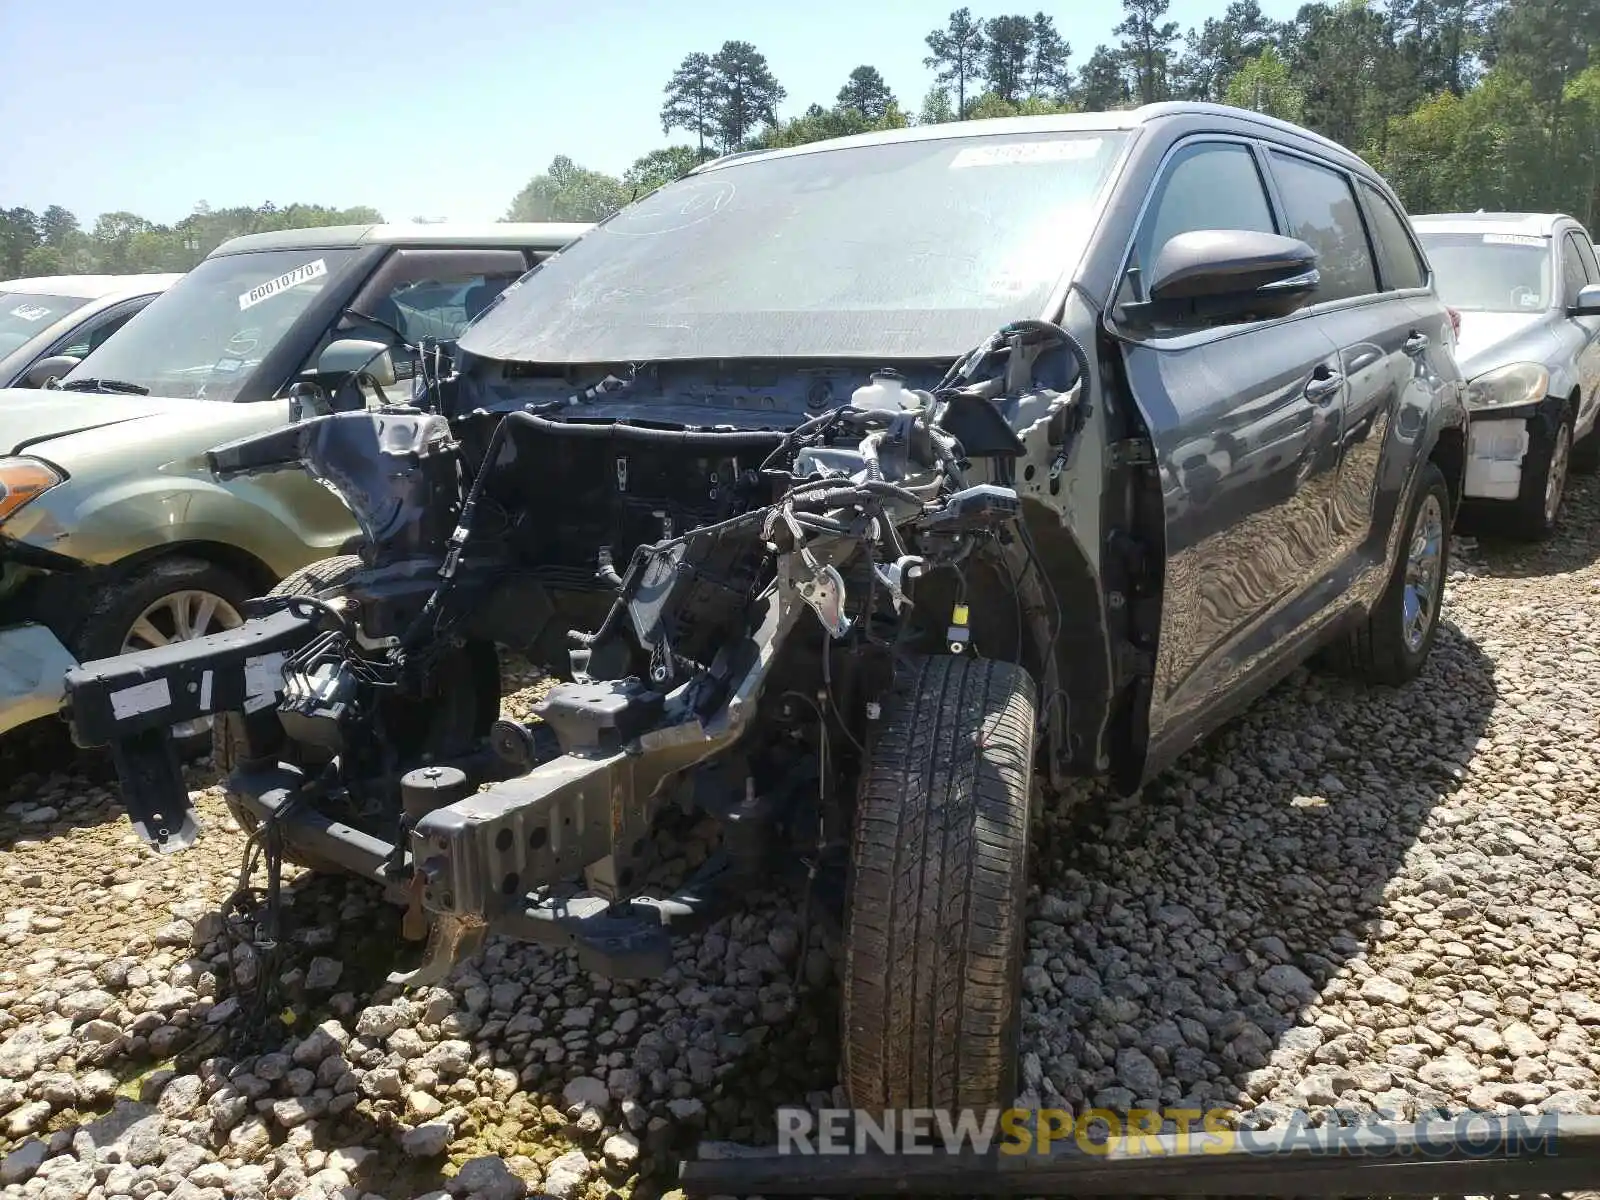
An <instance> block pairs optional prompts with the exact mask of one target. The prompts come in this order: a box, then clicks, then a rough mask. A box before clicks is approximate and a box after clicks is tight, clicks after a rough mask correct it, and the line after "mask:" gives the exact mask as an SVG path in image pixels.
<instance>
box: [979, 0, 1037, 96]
mask: <svg viewBox="0 0 1600 1200" xmlns="http://www.w3.org/2000/svg"><path fill="white" fill-rule="evenodd" d="M1032 51H1033V22H1032V21H1031V20H1030V19H1029V18H1027V17H1017V16H1011V17H995V18H993V19H992V20H990V21H989V22H987V23H986V24H985V25H984V28H983V64H982V71H983V82H984V84H985V86H986V87H987V88H988V89H989V91H990V92H991V93H992V94H993V95H995V96H998V97H999V98H1000V99H1002V100H1004V101H1005V102H1006V103H1007V104H1016V103H1017V101H1019V100H1021V99H1022V97H1023V96H1024V95H1025V94H1026V93H1027V90H1028V65H1029V59H1030V58H1031V57H1032Z"/></svg>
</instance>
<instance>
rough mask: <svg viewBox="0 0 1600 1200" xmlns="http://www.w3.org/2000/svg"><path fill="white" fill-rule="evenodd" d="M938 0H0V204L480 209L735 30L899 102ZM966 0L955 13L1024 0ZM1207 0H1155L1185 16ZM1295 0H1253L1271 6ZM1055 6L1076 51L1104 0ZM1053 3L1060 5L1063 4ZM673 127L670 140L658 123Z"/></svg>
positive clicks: (1083, 50)
mask: <svg viewBox="0 0 1600 1200" xmlns="http://www.w3.org/2000/svg"><path fill="white" fill-rule="evenodd" d="M957 6H958V5H957V4H956V3H955V2H954V0H932V2H927V0H923V2H917V0H803V2H802V3H794V4H783V5H778V4H766V5H757V4H752V3H749V2H748V0H746V2H745V3H735V2H734V0H689V2H688V3H683V2H681V0H680V2H679V3H669V2H663V0H653V2H650V3H644V2H638V0H589V2H587V3H584V2H581V0H580V2H578V3H572V2H571V0H567V2H564V3H559V4H557V3H546V2H543V0H539V2H534V0H498V2H497V0H384V2H383V3H380V4H367V3H362V4H356V3H351V0H319V2H312V0H271V2H270V3H268V4H264V5H255V4H250V5H247V4H243V3H240V2H239V0H146V2H145V3H142V4H130V3H128V2H127V0H115V2H114V0H81V2H79V3H73V4H30V3H26V2H24V0H0V80H3V81H4V82H3V83H0V130H4V139H3V144H4V166H3V167H0V207H11V206H13V205H25V206H27V207H29V208H32V209H34V210H35V211H39V210H42V209H43V208H44V207H45V206H46V205H48V204H61V205H64V206H66V207H67V208H69V209H71V210H72V211H73V212H75V213H76V214H77V215H78V217H79V219H80V220H81V221H83V222H84V224H85V225H88V224H89V223H91V222H92V221H93V219H94V217H95V215H96V214H98V213H101V212H106V211H111V210H115V209H123V210H128V211H132V212H136V213H139V214H141V215H143V216H146V217H149V218H150V219H152V220H155V221H160V222H171V221H175V220H177V219H179V218H180V217H182V216H184V215H185V214H186V213H188V212H189V211H190V210H191V209H192V208H193V207H194V205H195V204H196V203H198V202H199V201H202V200H204V201H206V202H208V203H210V204H211V205H212V206H213V207H219V208H220V207H224V206H227V205H233V204H259V203H262V202H263V201H266V200H273V201H275V202H277V203H279V204H284V203H288V202H291V201H296V200H298V201H304V202H308V203H322V204H330V205H339V206H345V205H351V204H371V205H373V206H374V207H376V208H377V209H379V210H380V211H381V212H382V213H383V214H384V215H385V216H386V217H387V218H389V219H390V220H400V221H405V220H410V219H411V218H412V217H414V216H424V217H446V218H450V219H454V220H462V221H470V220H489V219H493V218H497V217H499V216H500V215H502V214H503V212H504V211H505V208H506V206H507V204H508V203H509V202H510V200H511V197H512V196H513V195H514V194H515V193H516V191H517V190H518V189H519V188H520V187H521V186H522V185H523V184H524V183H526V182H527V180H528V178H529V177H530V176H532V175H534V174H536V173H537V172H539V171H540V170H542V169H543V168H544V167H545V166H546V165H547V164H548V163H549V161H550V159H551V158H552V157H554V156H555V155H557V154H567V155H570V156H571V157H572V158H574V159H575V160H577V161H578V162H580V163H582V164H583V165H585V166H591V167H594V168H596V169H599V170H604V171H610V172H613V173H620V172H621V171H622V170H623V169H624V168H625V167H626V166H627V165H628V164H629V163H630V162H631V161H633V159H634V158H636V157H638V156H639V155H640V154H643V153H645V152H646V151H649V150H651V149H654V148H655V147H657V146H660V145H664V144H666V142H667V138H665V137H664V136H663V135H662V132H661V126H660V124H659V121H658V118H657V114H658V113H659V111H660V107H661V89H662V86H663V85H664V84H665V82H666V80H667V78H668V76H669V75H670V74H671V73H672V71H673V69H674V68H675V67H676V66H677V64H678V63H679V62H680V61H681V60H682V58H683V56H684V55H685V54H688V53H690V52H691V51H694V50H706V51H714V50H715V49H716V48H717V47H718V46H719V45H721V43H722V42H723V41H724V40H727V39H730V38H739V39H743V40H745V41H749V42H753V43H754V44H755V45H756V46H757V48H758V49H760V50H761V51H762V52H763V53H765V54H766V56H767V59H768V61H769V62H770V64H771V66H772V68H773V71H774V72H775V73H776V75H777V76H778V79H779V81H780V82H781V83H782V84H783V85H784V86H785V87H786V88H787V89H788V92H789V98H788V100H787V101H786V103H785V106H784V111H785V112H786V113H791V114H792V113H795V112H798V111H799V110H801V109H803V108H804V107H805V106H806V105H807V104H809V103H811V102H812V101H817V102H820V103H823V104H830V103H832V101H833V97H834V95H835V93H837V91H838V89H839V86H840V85H841V84H842V83H843V82H844V79H845V77H846V75H848V74H849V72H850V70H851V69H852V68H853V67H856V66H858V65H860V64H861V63H871V64H873V65H874V66H876V67H877V68H878V69H879V70H880V71H882V72H883V74H884V77H885V78H886V79H887V80H888V82H889V85H890V87H891V88H893V89H894V91H895V94H896V96H897V97H898V98H899V99H900V101H901V103H902V104H903V105H905V106H906V107H908V108H913V109H914V108H915V107H917V106H918V105H919V104H920V102H921V99H922V97H923V95H924V94H925V93H926V91H927V89H928V87H929V86H930V84H931V83H932V81H933V80H932V74H931V72H929V71H928V70H927V69H925V68H924V67H923V65H922V59H923V57H924V55H925V53H926V50H925V47H924V46H923V40H922V39H923V37H924V35H925V34H926V33H927V32H928V31H929V30H931V29H933V28H935V27H936V26H939V25H942V24H943V23H944V21H945V19H946V17H947V16H948V14H949V12H950V10H951V9H952V8H953V7H957ZM1039 6H1040V0H1028V3H1026V4H1018V5H1016V6H1011V5H1006V4H1004V3H999V2H996V3H994V4H973V5H972V9H973V12H974V14H975V15H977V16H981V17H988V16H995V15H998V14H1000V13H1004V12H1009V11H1026V12H1029V13H1031V12H1033V11H1034V10H1035V9H1036V8H1038V7H1039ZM1224 6H1225V0H1173V2H1172V11H1171V14H1170V15H1171V18H1172V19H1174V20H1176V21H1177V22H1178V23H1179V25H1180V27H1181V28H1183V29H1185V30H1187V29H1188V28H1189V27H1190V26H1191V25H1198V24H1199V23H1200V22H1201V21H1202V20H1203V19H1204V18H1205V17H1206V16H1208V15H1215V14H1220V12H1221V11H1222V9H1223V7H1224ZM1297 6H1298V0H1263V3H1262V8H1263V10H1264V11H1266V12H1267V13H1268V15H1270V16H1273V17H1278V18H1282V17H1286V16H1288V15H1290V14H1291V13H1292V12H1293V11H1294V10H1295V8H1296V7H1297ZM1045 11H1047V12H1054V14H1055V16H1056V24H1057V27H1058V28H1059V29H1060V30H1061V31H1062V33H1063V35H1064V36H1065V37H1066V38H1067V39H1068V40H1069V41H1070V42H1071V43H1072V49H1073V62H1072V65H1073V66H1074V67H1077V66H1081V65H1082V64H1083V62H1084V60H1085V59H1086V58H1087V57H1088V55H1089V53H1090V52H1091V51H1092V50H1093V48H1094V46H1095V44H1096V43H1097V42H1100V41H1108V40H1110V31H1111V28H1112V26H1113V25H1115V24H1116V22H1117V21H1118V20H1120V18H1121V4H1120V0H1074V2H1073V3H1070V4H1063V5H1061V6H1060V7H1059V8H1057V7H1056V6H1054V5H1045ZM1068 14H1071V15H1068ZM673 140H679V141H681V140H686V138H685V135H683V134H681V133H679V134H675V135H674V138H673Z"/></svg>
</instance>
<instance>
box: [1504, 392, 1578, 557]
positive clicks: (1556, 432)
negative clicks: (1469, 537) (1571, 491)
mask: <svg viewBox="0 0 1600 1200" xmlns="http://www.w3.org/2000/svg"><path fill="white" fill-rule="evenodd" d="M1573 419H1574V414H1573V411H1572V406H1571V405H1569V404H1567V403H1566V402H1564V401H1561V402H1558V401H1550V402H1547V403H1546V404H1545V405H1544V406H1543V407H1542V408H1541V409H1540V411H1539V413H1538V415H1537V416H1535V417H1534V418H1533V419H1532V420H1530V421H1529V422H1528V453H1527V454H1526V455H1524V456H1523V459H1522V488H1521V490H1520V491H1519V492H1518V493H1517V498H1516V499H1515V500H1513V501H1512V502H1511V503H1510V504H1509V505H1507V506H1506V509H1505V515H1504V517H1503V518H1502V519H1501V520H1500V522H1499V524H1500V526H1501V528H1502V529H1503V530H1504V531H1505V533H1506V535H1507V536H1509V537H1514V538H1518V539H1520V540H1522V541H1529V542H1542V541H1544V540H1545V539H1546V538H1548V537H1550V535H1551V534H1553V533H1555V531H1556V525H1557V523H1558V522H1559V521H1560V519H1561V501H1562V499H1563V498H1564V497H1565V493H1566V483H1567V478H1566V477H1567V473H1568V471H1569V469H1570V467H1571V465H1572V424H1573ZM1555 472H1559V474H1560V488H1559V490H1558V492H1557V496H1556V501H1555V510H1554V511H1553V512H1552V511H1551V510H1550V507H1549V503H1548V500H1549V485H1550V478H1551V475H1552V473H1555Z"/></svg>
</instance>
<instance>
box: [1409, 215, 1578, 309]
mask: <svg viewBox="0 0 1600 1200" xmlns="http://www.w3.org/2000/svg"><path fill="white" fill-rule="evenodd" d="M1420 236H1421V238H1422V246H1423V249H1425V250H1426V251H1427V252H1428V261H1429V262H1431V263H1432V264H1433V273H1434V282H1435V285H1436V286H1437V287H1438V289H1439V297H1440V299H1442V300H1443V301H1444V302H1445V303H1446V304H1448V305H1450V306H1451V307H1453V308H1458V309H1461V310H1462V311H1464V312H1501V313H1512V312H1524V313H1525V312H1538V311H1540V310H1541V309H1544V308H1547V307H1549V305H1550V243H1549V241H1548V240H1547V239H1546V238H1542V237H1534V236H1532V235H1525V234H1507V233H1424V234H1421V235H1420Z"/></svg>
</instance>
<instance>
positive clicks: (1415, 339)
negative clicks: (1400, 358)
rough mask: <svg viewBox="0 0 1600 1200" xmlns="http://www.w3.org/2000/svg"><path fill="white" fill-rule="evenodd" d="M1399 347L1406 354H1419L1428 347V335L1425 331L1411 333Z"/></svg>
mask: <svg viewBox="0 0 1600 1200" xmlns="http://www.w3.org/2000/svg"><path fill="white" fill-rule="evenodd" d="M1400 348H1401V349H1402V350H1404V351H1405V352H1406V353H1407V354H1421V353H1422V352H1423V351H1424V350H1426V349H1427V348H1428V335H1427V334H1425V333H1413V334H1412V335H1411V336H1410V337H1408V338H1407V339H1406V340H1405V343H1404V344H1403V345H1402V346H1401V347H1400Z"/></svg>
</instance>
